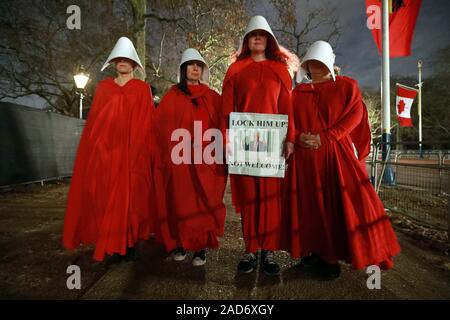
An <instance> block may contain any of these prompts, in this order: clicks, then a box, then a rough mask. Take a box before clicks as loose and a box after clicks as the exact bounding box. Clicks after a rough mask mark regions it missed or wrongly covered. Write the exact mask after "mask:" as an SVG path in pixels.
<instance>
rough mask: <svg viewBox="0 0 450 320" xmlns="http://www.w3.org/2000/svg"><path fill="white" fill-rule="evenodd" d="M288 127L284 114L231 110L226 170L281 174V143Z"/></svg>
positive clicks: (282, 159) (259, 175) (284, 165)
mask: <svg viewBox="0 0 450 320" xmlns="http://www.w3.org/2000/svg"><path fill="white" fill-rule="evenodd" d="M287 129H288V116H287V115H280V114H262V113H245V112H232V113H230V130H229V131H228V143H229V145H228V150H229V151H228V153H227V164H228V172H229V173H230V174H242V175H250V176H257V177H278V178H284V173H285V171H286V163H285V159H284V157H283V145H284V140H285V138H286V134H287Z"/></svg>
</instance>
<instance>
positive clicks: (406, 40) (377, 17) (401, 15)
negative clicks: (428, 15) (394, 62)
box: [366, 0, 422, 57]
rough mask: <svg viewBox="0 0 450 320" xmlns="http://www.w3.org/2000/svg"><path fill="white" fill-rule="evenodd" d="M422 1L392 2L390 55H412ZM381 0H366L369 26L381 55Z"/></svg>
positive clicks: (397, 0)
mask: <svg viewBox="0 0 450 320" xmlns="http://www.w3.org/2000/svg"><path fill="white" fill-rule="evenodd" d="M421 4H422V0H392V7H391V8H390V12H392V13H390V14H389V55H390V57H405V56H410V55H411V42H412V38H413V34H414V27H415V26H416V20H417V16H418V15H419V9H420V5H421ZM381 12H382V11H381V0H366V13H367V15H368V21H367V26H368V27H369V28H370V29H371V31H372V35H373V38H374V39H375V43H376V44H377V46H378V52H379V53H380V54H381V36H382V30H381Z"/></svg>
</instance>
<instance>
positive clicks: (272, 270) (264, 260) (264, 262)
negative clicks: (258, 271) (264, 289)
mask: <svg viewBox="0 0 450 320" xmlns="http://www.w3.org/2000/svg"><path fill="white" fill-rule="evenodd" d="M261 267H262V269H263V270H264V273H265V274H267V275H268V276H278V275H279V274H280V266H279V265H278V263H276V262H275V259H274V256H273V251H267V250H261Z"/></svg>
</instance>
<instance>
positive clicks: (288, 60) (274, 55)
mask: <svg viewBox="0 0 450 320" xmlns="http://www.w3.org/2000/svg"><path fill="white" fill-rule="evenodd" d="M278 47H279V49H278V48H277V44H276V42H275V39H274V38H273V37H272V35H271V34H269V33H267V48H266V51H265V53H266V58H267V59H269V60H275V61H280V62H281V63H283V64H284V65H286V67H287V68H288V71H289V74H290V75H291V77H293V75H294V73H295V72H297V71H298V69H299V67H300V59H299V58H298V56H297V55H296V54H295V53H293V52H291V51H289V50H288V49H287V48H285V47H283V46H282V45H280V44H279V45H278ZM249 56H250V49H249V47H248V36H246V37H245V38H244V43H243V45H242V50H241V52H240V54H239V55H238V52H234V53H232V54H231V57H230V60H231V63H233V62H235V61H238V60H242V59H245V58H247V57H249Z"/></svg>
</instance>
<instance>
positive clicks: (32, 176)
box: [0, 102, 84, 186]
mask: <svg viewBox="0 0 450 320" xmlns="http://www.w3.org/2000/svg"><path fill="white" fill-rule="evenodd" d="M83 126H84V121H83V120H80V119H77V118H72V117H67V116H64V115H60V114H57V113H52V112H45V111H42V110H39V109H35V108H30V107H26V106H22V105H17V104H13V103H7V102H0V164H1V165H0V186H10V185H16V184H22V183H32V182H42V181H46V180H52V179H59V178H63V177H67V176H70V175H71V174H72V169H73V164H74V159H75V154H76V151H77V148H78V142H79V139H80V136H81V132H82V130H83Z"/></svg>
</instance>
